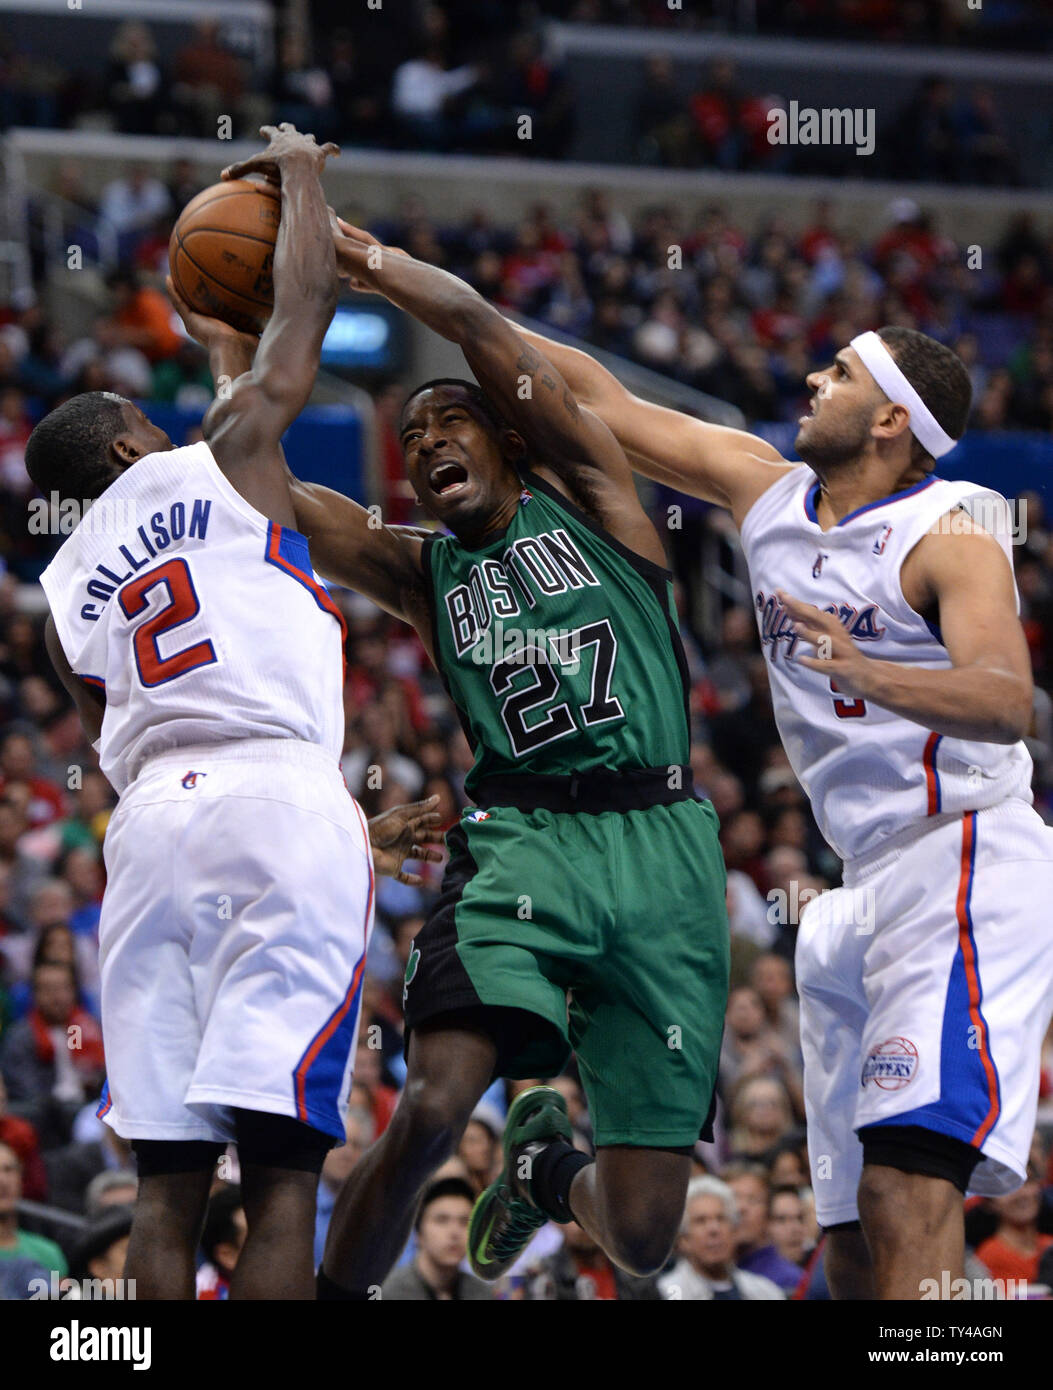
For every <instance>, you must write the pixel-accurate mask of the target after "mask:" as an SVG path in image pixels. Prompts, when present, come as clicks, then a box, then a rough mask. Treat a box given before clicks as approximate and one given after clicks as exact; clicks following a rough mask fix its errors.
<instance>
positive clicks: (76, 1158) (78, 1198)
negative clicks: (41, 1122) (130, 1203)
mask: <svg viewBox="0 0 1053 1390" xmlns="http://www.w3.org/2000/svg"><path fill="white" fill-rule="evenodd" d="M96 1108H97V1107H96V1105H95V1104H94V1103H89V1105H88V1107H87V1108H86V1110H85V1111H81V1113H80V1114H79V1115H78V1116H77V1118H76V1120H75V1121H74V1125H73V1137H72V1139H71V1141H70V1142H69V1143H68V1144H65V1145H63V1146H62V1148H58V1149H50V1150H48V1151H47V1152H46V1153H45V1154H44V1156H43V1157H44V1166H45V1168H46V1169H47V1175H48V1201H49V1202H50V1203H51V1205H52V1206H56V1207H61V1208H62V1209H63V1211H71V1212H75V1213H77V1214H83V1213H84V1212H85V1208H86V1204H87V1201H88V1192H89V1191H90V1190H91V1184H92V1182H93V1180H94V1179H95V1178H96V1177H98V1175H99V1174H100V1173H117V1174H119V1175H120V1177H121V1178H122V1180H123V1181H124V1183H125V1184H132V1185H134V1184H136V1183H137V1178H136V1166H135V1158H134V1157H133V1155H132V1149H131V1144H130V1143H129V1141H128V1140H127V1139H122V1138H121V1137H120V1135H119V1134H118V1133H117V1131H116V1130H115V1129H111V1128H110V1126H109V1125H108V1124H105V1123H104V1122H103V1121H102V1120H100V1119H98V1117H97V1116H96V1114H95V1110H96ZM125 1190H126V1191H127V1186H126V1188H125Z"/></svg>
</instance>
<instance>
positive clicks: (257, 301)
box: [168, 179, 281, 333]
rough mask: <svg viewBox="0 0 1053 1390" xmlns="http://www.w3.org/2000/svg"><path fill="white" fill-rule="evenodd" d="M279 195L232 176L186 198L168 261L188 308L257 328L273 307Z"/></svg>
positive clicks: (240, 326) (265, 185)
mask: <svg viewBox="0 0 1053 1390" xmlns="http://www.w3.org/2000/svg"><path fill="white" fill-rule="evenodd" d="M280 213H281V195H280V194H279V192H278V190H277V189H276V188H274V187H272V185H271V184H268V183H256V182H254V181H253V180H251V179H232V180H230V182H228V183H217V184H213V186H212V187H211V188H206V189H205V190H204V191H203V192H201V193H199V194H198V195H197V197H196V198H191V200H190V202H189V203H187V205H186V207H185V208H184V209H183V211H182V214H181V215H180V218H179V221H178V222H177V223H176V224H175V227H174V228H173V229H172V236H171V240H170V241H169V243H168V264H169V266H170V268H171V273H172V279H173V280H174V281H175V286H176V289H177V290H178V291H179V293H180V294H181V295H182V296H183V298H184V299H185V300H186V302H187V303H188V304H189V305H190V307H191V308H192V309H196V310H197V311H198V312H199V313H201V314H207V315H208V316H209V318H214V319H222V320H223V321H224V323H229V324H230V325H231V327H232V328H237V329H240V330H241V331H242V332H245V333H260V332H262V331H263V327H264V325H265V324H266V322H267V320H268V319H269V318H270V316H271V310H272V309H273V307H274V284H273V279H272V273H273V269H274V242H275V238H276V237H277V235H278V218H279V215H280Z"/></svg>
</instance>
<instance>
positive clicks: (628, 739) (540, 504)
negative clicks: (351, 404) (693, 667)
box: [423, 473, 690, 792]
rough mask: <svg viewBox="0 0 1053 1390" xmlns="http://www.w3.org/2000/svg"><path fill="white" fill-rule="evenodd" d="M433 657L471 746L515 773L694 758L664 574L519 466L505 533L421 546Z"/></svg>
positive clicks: (480, 769)
mask: <svg viewBox="0 0 1053 1390" xmlns="http://www.w3.org/2000/svg"><path fill="white" fill-rule="evenodd" d="M423 563H424V572H425V576H426V581H427V583H428V587H429V603H430V607H431V614H432V636H433V641H434V646H435V655H436V660H437V661H438V664H439V669H440V671H441V673H442V676H443V679H444V680H445V682H446V687H447V689H448V691H449V693H450V696H451V698H452V699H453V702H454V704H455V705H456V706H457V709H458V711H459V713H460V716H461V723H462V724H463V726H464V729H465V733H466V734H467V735H468V738H469V740H470V742H471V743H472V746H473V748H474V750H475V755H476V756H475V765H474V766H473V768H472V770H471V772H470V773H469V774H468V778H467V781H466V786H467V788H468V790H469V792H471V791H473V790H474V789H475V788H476V787H477V786H478V785H479V783H480V781H482V780H483V779H484V778H486V777H492V776H501V775H506V774H508V773H515V774H534V775H546V776H552V775H556V776H566V775H568V774H570V773H572V772H589V771H596V770H598V769H601V768H606V769H609V770H618V769H622V768H641V767H668V766H671V765H676V764H684V763H686V762H687V761H688V756H689V744H690V735H689V725H688V712H687V667H686V662H685V660H684V653H683V648H682V646H681V643H680V636H679V633H678V631H677V624H676V610H675V608H674V605H673V592H672V582H671V579H670V575H669V572H668V571H667V570H664V569H661V568H660V567H659V566H658V565H655V564H653V563H652V562H650V561H649V560H645V559H643V558H642V557H641V556H638V555H635V554H633V552H632V551H630V550H629V549H627V547H625V546H623V545H621V544H620V543H619V542H618V541H616V540H615V539H614V538H613V537H612V536H610V535H608V534H607V532H605V531H604V530H603V529H602V528H601V527H600V526H598V525H597V524H596V523H595V522H594V521H592V520H591V519H590V518H589V517H587V516H586V515H585V514H584V513H583V512H582V511H580V510H579V509H578V508H577V507H576V506H574V504H573V503H571V502H569V501H568V500H567V499H566V498H565V497H563V496H562V494H561V493H558V492H557V491H556V490H555V489H554V488H552V487H551V486H550V485H549V484H548V483H546V482H544V481H543V480H542V479H541V478H538V477H536V476H535V475H534V474H530V473H526V474H524V488H523V493H522V496H521V498H520V503H519V507H518V510H517V511H516V513H515V516H514V517H513V519H512V522H511V524H510V525H509V526H508V529H507V530H506V531H505V532H504V533H503V534H502V535H500V536H499V537H496V538H495V539H494V540H493V541H492V542H490V544H488V545H486V546H482V547H479V548H478V549H469V548H468V547H467V546H464V545H462V544H461V542H460V541H459V540H457V538H456V537H454V536H441V537H438V536H436V537H432V538H431V539H429V540H428V541H426V542H425V547H424V556H423Z"/></svg>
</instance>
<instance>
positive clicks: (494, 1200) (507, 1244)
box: [468, 1086, 572, 1282]
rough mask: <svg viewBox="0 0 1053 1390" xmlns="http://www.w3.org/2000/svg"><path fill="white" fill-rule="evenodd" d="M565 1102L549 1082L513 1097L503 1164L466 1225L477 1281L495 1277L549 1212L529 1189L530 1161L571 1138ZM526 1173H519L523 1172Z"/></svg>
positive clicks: (507, 1122)
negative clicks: (554, 1145) (525, 1161)
mask: <svg viewBox="0 0 1053 1390" xmlns="http://www.w3.org/2000/svg"><path fill="white" fill-rule="evenodd" d="M571 1138H572V1132H571V1127H570V1118H569V1116H568V1115H567V1102H566V1101H565V1100H564V1098H563V1096H562V1095H561V1094H560V1092H559V1091H557V1090H555V1089H554V1088H553V1087H552V1086H532V1087H531V1088H530V1090H529V1091H523V1093H522V1094H521V1095H518V1096H516V1098H515V1100H514V1101H513V1102H512V1105H511V1108H510V1109H509V1111H508V1119H507V1121H506V1122H505V1132H504V1138H503V1139H502V1148H503V1149H504V1155H505V1162H504V1167H503V1168H502V1169H501V1172H500V1173H499V1174H498V1177H497V1180H496V1181H495V1182H492V1183H491V1184H490V1186H489V1187H488V1188H487V1189H486V1190H485V1192H483V1193H481V1194H480V1196H479V1198H478V1199H477V1201H476V1203H475V1206H474V1207H473V1208H472V1217H471V1221H470V1222H469V1223H468V1260H469V1263H470V1264H471V1267H472V1272H473V1273H474V1274H476V1275H478V1277H479V1278H480V1279H486V1280H489V1281H490V1282H493V1281H494V1280H495V1279H500V1277H501V1275H502V1274H504V1273H506V1271H507V1270H508V1268H509V1267H510V1266H511V1265H512V1264H514V1263H515V1260H516V1258H517V1256H518V1255H519V1254H520V1253H521V1251H522V1250H523V1249H524V1247H525V1246H526V1245H527V1244H528V1242H529V1241H530V1238H531V1236H532V1235H533V1234H534V1232H535V1231H536V1230H539V1229H540V1227H542V1226H544V1224H545V1222H546V1221H548V1219H549V1218H548V1216H547V1215H546V1214H545V1212H543V1211H542V1210H541V1208H540V1207H539V1206H537V1204H536V1203H535V1202H534V1199H533V1197H532V1196H531V1192H530V1164H529V1163H524V1162H523V1160H524V1159H530V1158H533V1157H534V1156H535V1155H536V1154H537V1153H539V1152H540V1151H541V1150H542V1149H543V1148H544V1147H545V1145H546V1144H550V1143H551V1142H552V1141H553V1140H555V1139H565V1140H566V1141H567V1143H570V1142H571ZM524 1171H525V1173H526V1176H522V1177H521V1176H520V1174H521V1173H522V1172H524Z"/></svg>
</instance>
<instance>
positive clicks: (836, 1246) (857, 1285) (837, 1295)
mask: <svg viewBox="0 0 1053 1390" xmlns="http://www.w3.org/2000/svg"><path fill="white" fill-rule="evenodd" d="M823 1233H824V1235H825V1236H826V1244H825V1246H824V1247H823V1265H824V1268H825V1271H826V1282H827V1286H828V1287H829V1289H830V1296H831V1298H834V1299H838V1300H842V1301H844V1300H851V1299H864V1300H869V1299H872V1298H873V1297H874V1263H873V1261H872V1260H871V1258H870V1246H869V1245H867V1240H866V1236H865V1235H864V1234H863V1226H862V1223H861V1222H859V1221H844V1222H842V1223H841V1224H840V1225H837V1226H826V1227H824V1232H823Z"/></svg>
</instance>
